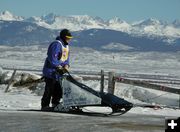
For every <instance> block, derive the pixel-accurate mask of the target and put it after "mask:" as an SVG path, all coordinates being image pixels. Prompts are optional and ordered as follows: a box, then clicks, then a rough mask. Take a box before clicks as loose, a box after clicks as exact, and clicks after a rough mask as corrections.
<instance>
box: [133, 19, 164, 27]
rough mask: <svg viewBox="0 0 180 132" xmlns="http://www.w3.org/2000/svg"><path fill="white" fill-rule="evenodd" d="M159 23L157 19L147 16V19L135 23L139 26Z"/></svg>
mask: <svg viewBox="0 0 180 132" xmlns="http://www.w3.org/2000/svg"><path fill="white" fill-rule="evenodd" d="M160 24H161V22H160V21H159V20H157V19H154V18H149V19H146V20H142V21H140V22H139V23H137V24H136V25H139V26H149V25H160Z"/></svg>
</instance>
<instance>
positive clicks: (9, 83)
mask: <svg viewBox="0 0 180 132" xmlns="http://www.w3.org/2000/svg"><path fill="white" fill-rule="evenodd" d="M15 74H16V69H15V70H14V72H13V74H12V76H11V78H10V80H9V82H8V86H7V88H6V89H5V91H4V92H5V93H6V92H8V89H9V87H10V86H11V84H12V82H13V79H14V76H15Z"/></svg>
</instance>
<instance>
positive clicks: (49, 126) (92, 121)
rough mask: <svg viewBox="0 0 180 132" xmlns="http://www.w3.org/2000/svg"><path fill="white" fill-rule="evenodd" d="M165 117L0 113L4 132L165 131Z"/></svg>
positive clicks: (0, 123)
mask: <svg viewBox="0 0 180 132" xmlns="http://www.w3.org/2000/svg"><path fill="white" fill-rule="evenodd" d="M164 130H165V117H163V116H151V115H136V114H130V113H126V114H124V115H121V116H110V117H102V116H86V115H74V114H64V113H53V112H33V111H30V112H29V111H0V131H1V132H121V131H122V132H125V131H130V132H131V131H138V132H141V131H142V132H144V131H146V132H147V131H151V132H152V131H155V132H156V131H157V132H164Z"/></svg>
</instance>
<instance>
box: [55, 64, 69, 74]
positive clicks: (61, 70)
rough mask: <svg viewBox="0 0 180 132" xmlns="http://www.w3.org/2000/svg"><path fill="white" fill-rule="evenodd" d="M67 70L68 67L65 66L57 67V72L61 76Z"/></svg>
mask: <svg viewBox="0 0 180 132" xmlns="http://www.w3.org/2000/svg"><path fill="white" fill-rule="evenodd" d="M68 70H69V65H65V66H63V67H62V66H58V67H57V72H58V73H59V74H61V75H63V74H64V73H66V72H68Z"/></svg>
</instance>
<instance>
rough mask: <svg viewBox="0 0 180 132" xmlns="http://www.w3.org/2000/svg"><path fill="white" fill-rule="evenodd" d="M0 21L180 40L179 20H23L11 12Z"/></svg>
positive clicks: (0, 16)
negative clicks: (169, 21) (105, 30)
mask: <svg viewBox="0 0 180 132" xmlns="http://www.w3.org/2000/svg"><path fill="white" fill-rule="evenodd" d="M0 20H5V21H25V22H32V23H36V24H37V25H39V26H43V27H45V28H49V29H53V30H57V29H63V28H64V27H66V28H68V29H71V31H80V30H85V29H93V28H97V29H112V30H117V31H122V32H126V33H129V34H133V35H137V36H139V35H141V36H143V35H147V36H150V37H151V36H157V37H167V38H169V40H171V41H168V42H169V43H172V42H173V41H174V40H175V39H177V38H180V26H179V25H180V24H179V20H178V19H177V20H175V21H174V22H172V23H167V22H164V21H160V20H157V19H154V18H149V19H146V20H140V21H138V22H132V23H127V22H126V21H124V20H121V19H120V18H118V17H115V18H112V19H109V20H103V19H101V18H100V17H92V16H88V15H71V16H61V15H55V14H53V13H50V14H47V15H43V16H41V17H38V16H32V17H29V18H23V17H20V16H15V15H13V14H12V13H11V12H9V11H5V12H2V13H0Z"/></svg>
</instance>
